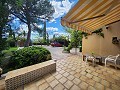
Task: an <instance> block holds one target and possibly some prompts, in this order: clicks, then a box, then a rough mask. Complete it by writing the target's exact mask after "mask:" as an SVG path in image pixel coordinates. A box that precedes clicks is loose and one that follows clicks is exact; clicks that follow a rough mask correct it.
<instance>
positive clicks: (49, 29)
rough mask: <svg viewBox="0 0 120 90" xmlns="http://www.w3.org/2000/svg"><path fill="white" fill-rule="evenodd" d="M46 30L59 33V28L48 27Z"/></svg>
mask: <svg viewBox="0 0 120 90" xmlns="http://www.w3.org/2000/svg"><path fill="white" fill-rule="evenodd" d="M46 30H47V31H53V32H55V31H58V28H56V27H47V28H46Z"/></svg>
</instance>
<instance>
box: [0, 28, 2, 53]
mask: <svg viewBox="0 0 120 90" xmlns="http://www.w3.org/2000/svg"><path fill="white" fill-rule="evenodd" d="M1 51H2V28H1V27H0V52H1Z"/></svg>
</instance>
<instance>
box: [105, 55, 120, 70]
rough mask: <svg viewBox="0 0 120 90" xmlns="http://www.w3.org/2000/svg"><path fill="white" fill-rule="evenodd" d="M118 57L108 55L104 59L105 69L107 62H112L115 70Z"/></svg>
mask: <svg viewBox="0 0 120 90" xmlns="http://www.w3.org/2000/svg"><path fill="white" fill-rule="evenodd" d="M119 56H120V55H119V54H118V55H116V56H112V55H109V56H108V57H107V58H105V67H106V65H107V61H110V62H113V63H114V64H115V68H116V69H117V62H116V61H117V59H118V57H119Z"/></svg>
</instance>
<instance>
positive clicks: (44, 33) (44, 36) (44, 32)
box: [43, 21, 46, 41]
mask: <svg viewBox="0 0 120 90" xmlns="http://www.w3.org/2000/svg"><path fill="white" fill-rule="evenodd" d="M43 39H44V40H45V41H46V21H44V31H43Z"/></svg>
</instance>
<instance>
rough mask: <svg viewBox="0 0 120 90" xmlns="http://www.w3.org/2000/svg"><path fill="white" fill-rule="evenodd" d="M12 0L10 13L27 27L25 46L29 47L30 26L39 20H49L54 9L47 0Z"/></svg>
mask: <svg viewBox="0 0 120 90" xmlns="http://www.w3.org/2000/svg"><path fill="white" fill-rule="evenodd" d="M17 1H18V2H15V0H12V1H11V2H12V3H11V4H10V12H11V13H12V14H13V15H14V16H16V17H17V18H19V19H20V20H21V21H22V22H24V23H25V24H27V26H28V34H27V41H26V44H25V46H29V42H30V36H31V25H32V24H33V23H37V22H36V21H37V20H38V19H39V18H41V19H50V18H52V15H53V13H54V8H53V6H52V5H51V3H50V1H49V0H17Z"/></svg>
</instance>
